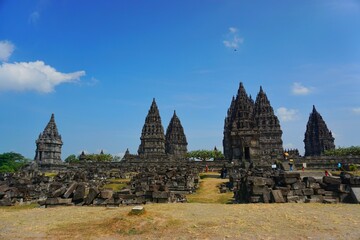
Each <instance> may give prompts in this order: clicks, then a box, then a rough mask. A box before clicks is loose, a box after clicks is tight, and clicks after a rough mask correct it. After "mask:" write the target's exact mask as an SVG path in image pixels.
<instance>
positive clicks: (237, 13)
mask: <svg viewBox="0 0 360 240" xmlns="http://www.w3.org/2000/svg"><path fill="white" fill-rule="evenodd" d="M235 50H236V51H235ZM240 81H242V82H243V83H244V86H245V89H246V90H247V93H248V94H251V95H252V96H253V98H255V97H256V94H257V93H258V91H259V88H260V85H261V86H263V89H264V91H265V92H266V93H267V95H268V98H269V100H270V101H271V104H272V106H273V108H274V111H275V112H276V115H277V116H278V117H279V119H280V122H281V128H282V130H283V142H284V147H285V148H298V149H299V150H300V152H303V151H304V144H303V139H304V132H305V128H306V123H307V120H308V117H309V114H310V112H311V110H312V105H313V104H315V106H316V108H317V110H318V111H319V112H320V114H321V115H322V116H323V118H324V120H325V121H326V123H327V125H328V128H329V129H330V130H332V131H333V133H334V135H335V144H336V146H350V145H359V144H360V143H359V139H360V138H359V136H360V127H359V122H360V121H359V120H360V1H355V0H341V1H340V0H339V1H333V0H323V1H321V0H317V1H313V0H304V1H226V0H225V1H218V0H209V1H165V0H163V1H160V0H153V1H145V0H135V1H134V0H128V1H126V0H124V1H110V0H109V1H85V0H78V1H70V0H62V1H51V0H23V1H20V0H0V109H1V111H0V119H1V120H0V134H1V141H0V152H7V151H16V152H20V153H22V154H23V155H25V156H27V157H29V158H33V157H34V152H35V147H36V146H35V140H36V138H37V137H38V135H39V133H40V132H41V131H43V129H44V127H45V125H46V124H47V122H48V121H49V119H50V115H51V113H55V119H56V122H57V125H58V129H59V131H60V133H61V135H62V137H63V141H64V145H63V154H62V157H63V159H65V158H66V157H67V156H68V155H70V154H72V153H75V154H79V153H80V152H81V151H82V150H85V151H87V152H91V153H96V152H99V151H100V150H101V149H104V151H105V152H107V153H111V154H121V153H123V152H124V151H125V150H126V148H129V150H130V152H132V153H135V152H136V151H137V149H138V146H139V144H140V134H141V129H142V126H143V124H144V120H145V117H146V114H147V111H148V109H149V107H150V105H151V101H152V98H153V97H155V98H156V101H157V104H158V107H159V110H160V114H161V117H162V123H163V126H164V128H165V129H166V127H167V125H168V123H169V121H170V118H171V116H172V114H173V110H176V112H177V115H178V116H179V118H180V120H181V122H182V124H183V127H184V130H185V133H186V135H187V139H188V143H189V145H188V149H189V150H195V149H212V148H213V147H214V146H217V147H218V148H220V149H221V148H222V138H223V124H224V118H225V115H226V112H227V109H228V107H229V105H230V101H231V98H232V96H233V95H234V94H236V92H237V89H238V86H239V82H240Z"/></svg>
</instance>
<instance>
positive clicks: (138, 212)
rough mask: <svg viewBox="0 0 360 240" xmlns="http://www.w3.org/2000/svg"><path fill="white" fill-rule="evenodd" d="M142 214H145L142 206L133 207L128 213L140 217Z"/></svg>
mask: <svg viewBox="0 0 360 240" xmlns="http://www.w3.org/2000/svg"><path fill="white" fill-rule="evenodd" d="M144 213H145V208H144V207H143V206H135V207H133V208H132V209H131V211H130V215H142V214H144Z"/></svg>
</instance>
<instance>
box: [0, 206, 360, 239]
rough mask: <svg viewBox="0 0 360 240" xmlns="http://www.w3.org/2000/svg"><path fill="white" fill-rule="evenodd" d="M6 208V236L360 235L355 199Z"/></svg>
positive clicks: (2, 235)
mask: <svg viewBox="0 0 360 240" xmlns="http://www.w3.org/2000/svg"><path fill="white" fill-rule="evenodd" d="M131 208H132V207H131V206H128V207H120V208H115V209H106V208H103V207H58V208H49V209H24V210H19V211H11V210H7V209H0V221H1V222H2V224H1V225H0V239H32V238H46V239H70V238H72V239H124V238H126V239H140V238H141V239H157V238H158V239H224V238H230V239H240V238H241V239H310V238H314V239H359V236H360V229H359V226H360V225H359V224H360V219H359V214H360V208H359V205H350V204H346V205H345V204H337V205H326V204H243V205H235V204H234V205H231V204H230V205H229V204H200V203H193V204H151V205H146V206H145V208H146V213H145V214H144V215H141V216H129V215H128V213H129V212H130V210H131Z"/></svg>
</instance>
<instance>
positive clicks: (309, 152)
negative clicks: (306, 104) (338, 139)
mask: <svg viewBox="0 0 360 240" xmlns="http://www.w3.org/2000/svg"><path fill="white" fill-rule="evenodd" d="M334 140H335V138H334V137H333V136H332V133H331V131H329V129H328V128H327V126H326V123H325V121H324V120H323V118H322V117H321V115H320V113H318V112H317V111H316V108H315V106H313V110H312V112H311V113H310V116H309V121H308V123H307V125H306V132H305V139H304V143H305V156H319V155H321V154H322V153H323V152H324V151H325V150H330V149H334V148H335V144H334Z"/></svg>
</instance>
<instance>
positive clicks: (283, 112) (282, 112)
mask: <svg viewBox="0 0 360 240" xmlns="http://www.w3.org/2000/svg"><path fill="white" fill-rule="evenodd" d="M276 114H277V116H278V117H279V118H280V120H281V121H283V122H290V121H294V120H296V119H297V117H298V116H297V114H298V110H295V109H287V108H285V107H280V108H278V109H277V110H276Z"/></svg>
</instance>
